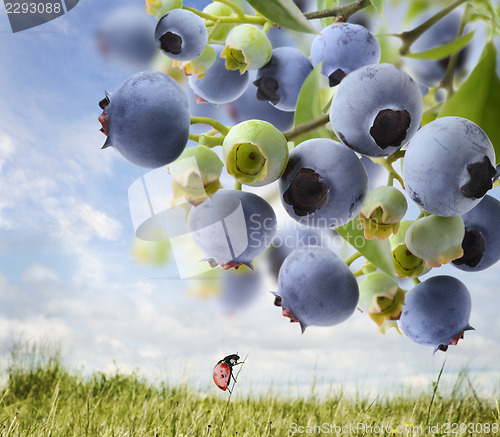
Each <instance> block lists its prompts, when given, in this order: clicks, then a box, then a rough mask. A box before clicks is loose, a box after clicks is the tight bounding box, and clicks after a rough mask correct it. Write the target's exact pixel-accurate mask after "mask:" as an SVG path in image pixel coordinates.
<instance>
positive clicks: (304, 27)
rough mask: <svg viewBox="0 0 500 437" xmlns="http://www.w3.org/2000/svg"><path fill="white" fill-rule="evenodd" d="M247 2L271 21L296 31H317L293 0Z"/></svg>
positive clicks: (255, 0)
mask: <svg viewBox="0 0 500 437" xmlns="http://www.w3.org/2000/svg"><path fill="white" fill-rule="evenodd" d="M248 3H249V4H250V5H251V6H252V7H253V8H254V9H255V10H256V11H258V12H259V13H260V14H261V15H262V16H264V17H266V18H267V19H268V20H270V21H272V22H273V23H276V24H279V25H280V26H282V27H286V28H288V29H292V30H296V31H297V32H306V33H318V31H317V30H316V29H315V28H314V27H313V26H312V25H311V23H309V21H308V20H307V18H306V17H304V15H303V14H302V12H300V9H299V8H298V7H297V5H296V4H295V3H294V2H293V0H248Z"/></svg>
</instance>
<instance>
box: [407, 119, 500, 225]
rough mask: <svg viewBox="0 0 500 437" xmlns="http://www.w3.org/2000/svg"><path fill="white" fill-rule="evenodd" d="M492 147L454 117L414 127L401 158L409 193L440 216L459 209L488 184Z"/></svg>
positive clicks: (466, 207)
mask: <svg viewBox="0 0 500 437" xmlns="http://www.w3.org/2000/svg"><path fill="white" fill-rule="evenodd" d="M494 164H495V151H494V149H493V145H492V144H491V141H490V140H489V138H488V137H487V135H486V134H485V133H484V131H483V130H482V129H481V128H480V127H479V126H478V125H477V124H475V123H473V122H472V121H470V120H467V119H465V118H460V117H443V118H439V119H437V120H435V121H432V122H431V123H429V124H426V125H425V126H424V127H422V129H420V130H419V131H418V132H417V134H416V135H415V136H414V137H413V139H412V140H411V142H410V144H409V146H408V150H407V151H406V154H405V159H404V163H403V180H404V182H405V187H406V191H407V192H408V194H409V196H410V197H411V198H412V199H413V200H414V201H415V202H416V203H417V204H418V205H419V206H420V207H422V208H423V209H425V210H426V211H428V212H430V213H432V214H436V215H440V216H446V217H450V216H457V215H462V214H465V213H466V212H467V211H469V210H471V209H472V208H473V207H474V206H476V205H477V204H478V203H479V202H480V200H481V198H482V197H483V196H484V195H485V194H486V192H487V191H488V190H489V189H490V188H491V187H492V179H493V177H494V176H495V174H496V169H495V167H493V165H494Z"/></svg>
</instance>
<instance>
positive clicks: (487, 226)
mask: <svg viewBox="0 0 500 437" xmlns="http://www.w3.org/2000/svg"><path fill="white" fill-rule="evenodd" d="M462 220H463V221H464V225H465V237H464V240H463V242H462V249H463V250H464V255H463V256H462V257H461V258H458V259H455V260H453V261H452V265H454V266H455V267H457V268H458V269H460V270H465V271H466V272H479V271H481V270H484V269H487V268H488V267H491V266H492V265H493V264H495V263H496V262H497V261H498V260H500V202H499V201H498V200H497V199H495V198H494V197H491V196H488V195H486V196H484V197H483V199H482V200H481V202H479V203H478V204H477V205H476V206H475V207H474V208H472V209H471V210H470V211H469V212H466V213H465V214H464V215H462Z"/></svg>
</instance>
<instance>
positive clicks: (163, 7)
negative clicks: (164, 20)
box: [146, 0, 182, 20]
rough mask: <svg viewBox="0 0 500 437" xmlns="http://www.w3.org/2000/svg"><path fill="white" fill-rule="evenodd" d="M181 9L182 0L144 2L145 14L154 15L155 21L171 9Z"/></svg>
mask: <svg viewBox="0 0 500 437" xmlns="http://www.w3.org/2000/svg"><path fill="white" fill-rule="evenodd" d="M181 7H182V0H146V12H147V13H148V14H151V15H154V16H155V17H156V19H157V20H159V19H160V18H161V17H163V16H164V15H165V14H166V13H167V12H168V11H171V10H172V9H179V8H181Z"/></svg>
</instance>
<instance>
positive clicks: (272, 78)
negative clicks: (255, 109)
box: [253, 47, 313, 111]
mask: <svg viewBox="0 0 500 437" xmlns="http://www.w3.org/2000/svg"><path fill="white" fill-rule="evenodd" d="M312 69H313V67H312V65H311V62H310V61H309V59H307V57H306V55H304V54H303V53H302V52H301V51H300V50H297V49H294V48H293V47H279V48H277V49H274V50H273V51H272V56H271V59H270V60H269V62H268V63H267V64H266V65H264V67H262V68H261V69H260V70H259V71H258V72H257V80H256V81H254V83H253V84H254V85H255V86H256V87H257V99H259V100H263V101H268V102H269V103H271V104H272V105H274V106H275V107H276V108H277V109H280V110H282V111H295V107H296V106H297V99H298V97H299V92H300V89H301V88H302V84H303V83H304V81H305V80H306V79H307V76H308V75H309V73H310V72H311V71H312Z"/></svg>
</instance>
